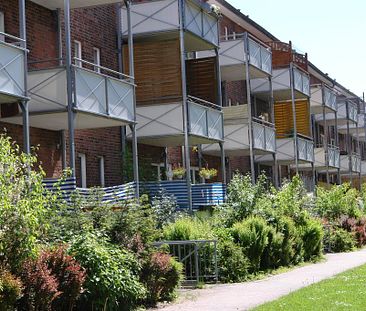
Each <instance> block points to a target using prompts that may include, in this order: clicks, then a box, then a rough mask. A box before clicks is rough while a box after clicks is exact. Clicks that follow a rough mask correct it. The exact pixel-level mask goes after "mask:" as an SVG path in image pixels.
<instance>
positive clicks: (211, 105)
mask: <svg viewBox="0 0 366 311" xmlns="http://www.w3.org/2000/svg"><path fill="white" fill-rule="evenodd" d="M187 101H188V102H191V103H193V104H197V105H201V106H205V107H207V106H208V107H209V108H214V109H215V110H218V111H221V110H222V107H221V106H219V105H217V104H214V103H211V102H209V101H207V100H204V99H202V98H199V97H195V96H192V95H188V96H187Z"/></svg>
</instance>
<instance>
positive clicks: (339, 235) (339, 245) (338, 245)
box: [324, 228, 356, 253]
mask: <svg viewBox="0 0 366 311" xmlns="http://www.w3.org/2000/svg"><path fill="white" fill-rule="evenodd" d="M324 244H325V245H327V246H329V248H330V251H332V252H335V253H339V252H349V251H352V250H353V249H354V248H355V246H356V241H355V238H354V236H353V234H352V233H351V232H347V231H346V230H344V229H342V228H335V229H332V228H331V229H330V230H327V231H326V234H325V241H324Z"/></svg>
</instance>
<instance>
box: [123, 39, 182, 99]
mask: <svg viewBox="0 0 366 311" xmlns="http://www.w3.org/2000/svg"><path fill="white" fill-rule="evenodd" d="M123 55H124V60H123V61H124V66H125V68H126V69H127V70H126V71H127V72H128V47H127V46H124V53H123ZM134 60H135V81H136V84H137V88H136V100H137V105H144V104H162V103H168V102H174V101H179V100H181V98H182V82H181V81H182V80H181V66H180V48H179V41H178V40H177V39H174V40H166V41H154V42H138V43H135V44H134Z"/></svg>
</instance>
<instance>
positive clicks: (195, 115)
mask: <svg viewBox="0 0 366 311" xmlns="http://www.w3.org/2000/svg"><path fill="white" fill-rule="evenodd" d="M187 105H188V122H189V126H188V134H189V143H190V145H198V144H210V143H213V142H219V141H222V140H223V114H222V111H221V107H220V106H217V105H215V104H213V103H211V102H208V101H205V100H202V99H200V98H197V97H193V96H188V99H187ZM183 109H184V105H183V102H182V101H176V102H170V103H161V104H154V105H153V106H152V105H149V104H147V105H139V106H137V109H136V116H137V134H138V137H139V142H141V143H146V144H149V145H154V146H160V147H166V146H182V145H184V119H183V114H184V110H183ZM128 135H130V134H128Z"/></svg>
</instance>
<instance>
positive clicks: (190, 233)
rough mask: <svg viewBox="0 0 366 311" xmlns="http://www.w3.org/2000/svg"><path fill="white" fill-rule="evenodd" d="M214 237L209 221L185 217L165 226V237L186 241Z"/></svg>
mask: <svg viewBox="0 0 366 311" xmlns="http://www.w3.org/2000/svg"><path fill="white" fill-rule="evenodd" d="M210 238H213V232H212V228H211V226H210V224H209V223H208V222H207V221H202V220H200V219H197V218H192V217H185V218H181V219H178V220H177V221H176V222H175V223H173V224H170V225H168V226H165V227H164V228H163V239H165V240H168V241H185V240H198V239H210Z"/></svg>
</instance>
